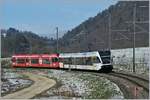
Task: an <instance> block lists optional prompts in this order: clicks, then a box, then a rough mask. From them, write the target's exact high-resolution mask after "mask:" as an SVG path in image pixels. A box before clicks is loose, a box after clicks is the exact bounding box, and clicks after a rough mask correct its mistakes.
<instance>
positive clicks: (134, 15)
mask: <svg viewBox="0 0 150 100" xmlns="http://www.w3.org/2000/svg"><path fill="white" fill-rule="evenodd" d="M135 21H136V3H135V5H134V11H133V72H135V24H136V23H135Z"/></svg>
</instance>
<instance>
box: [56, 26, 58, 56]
mask: <svg viewBox="0 0 150 100" xmlns="http://www.w3.org/2000/svg"><path fill="white" fill-rule="evenodd" d="M56 39H57V47H56V51H57V53H58V27H56Z"/></svg>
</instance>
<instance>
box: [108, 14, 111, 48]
mask: <svg viewBox="0 0 150 100" xmlns="http://www.w3.org/2000/svg"><path fill="white" fill-rule="evenodd" d="M108 17H109V19H108V21H109V26H108V27H109V30H108V31H109V32H108V34H109V36H108V37H109V40H108V41H109V50H110V51H111V13H110V12H109V16H108Z"/></svg>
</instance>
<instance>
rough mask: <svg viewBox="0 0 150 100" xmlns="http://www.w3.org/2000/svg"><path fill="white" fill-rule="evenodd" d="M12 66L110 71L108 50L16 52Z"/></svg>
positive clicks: (111, 66)
mask: <svg viewBox="0 0 150 100" xmlns="http://www.w3.org/2000/svg"><path fill="white" fill-rule="evenodd" d="M12 67H14V68H17V67H23V68H28V67H34V68H56V69H77V70H93V71H100V72H111V71H112V69H113V65H112V63H111V53H110V51H92V52H82V53H59V54H16V55H13V56H12Z"/></svg>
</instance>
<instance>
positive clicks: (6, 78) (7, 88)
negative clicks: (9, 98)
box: [1, 69, 33, 96]
mask: <svg viewBox="0 0 150 100" xmlns="http://www.w3.org/2000/svg"><path fill="white" fill-rule="evenodd" d="M1 79H2V84H1V94H2V96H3V95H5V94H8V93H11V92H14V91H16V90H20V89H22V88H24V87H28V86H30V85H31V84H32V83H33V82H32V81H31V80H28V79H26V77H25V76H22V75H20V74H19V73H16V72H13V71H12V69H2V76H1Z"/></svg>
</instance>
